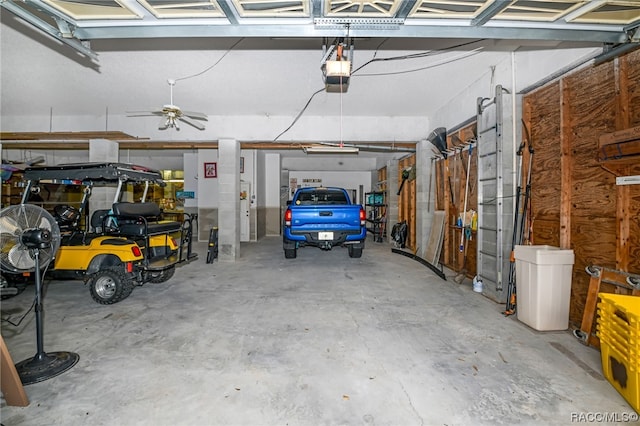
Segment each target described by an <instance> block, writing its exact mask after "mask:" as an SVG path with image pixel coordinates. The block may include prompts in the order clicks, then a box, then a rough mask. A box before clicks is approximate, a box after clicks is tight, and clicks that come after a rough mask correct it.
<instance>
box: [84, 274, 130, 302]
mask: <svg viewBox="0 0 640 426" xmlns="http://www.w3.org/2000/svg"><path fill="white" fill-rule="evenodd" d="M132 290H133V283H132V282H131V281H130V280H129V279H127V277H126V276H125V274H124V273H123V272H120V271H118V270H114V269H105V270H104V271H100V272H97V273H96V274H94V275H93V277H92V278H91V281H90V282H89V291H90V292H91V297H92V298H93V300H95V301H96V302H98V303H100V304H101V305H112V304H114V303H117V302H119V301H121V300H123V299H125V298H126V297H128V296H129V295H130V294H131V292H132Z"/></svg>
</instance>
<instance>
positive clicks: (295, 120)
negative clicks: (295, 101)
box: [273, 87, 324, 142]
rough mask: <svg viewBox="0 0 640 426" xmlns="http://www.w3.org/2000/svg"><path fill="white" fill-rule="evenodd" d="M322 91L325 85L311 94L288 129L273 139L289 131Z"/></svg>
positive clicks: (275, 139)
mask: <svg viewBox="0 0 640 426" xmlns="http://www.w3.org/2000/svg"><path fill="white" fill-rule="evenodd" d="M320 92H324V87H323V88H322V89H319V90H317V91H315V92H314V93H313V95H311V97H310V98H309V100H308V101H307V103H306V104H305V106H304V107H303V108H302V109H301V110H300V112H299V113H298V115H296V118H294V119H293V122H292V123H291V124H290V125H289V127H287V128H286V129H284V130H283V131H282V132H281V133H280V134H279V135H278V136H276V137H275V138H274V139H273V141H274V142H275V141H277V140H278V139H279V138H280V136H282V135H284V134H285V133H287V132H288V131H289V130H290V129H291V128H292V127H293V126H294V125H295V124H296V123H297V122H298V120H299V119H300V117H302V114H304V112H305V111H306V110H307V108H308V107H309V104H310V103H311V101H312V100H313V98H314V97H315V96H316V95H317V94H318V93H320Z"/></svg>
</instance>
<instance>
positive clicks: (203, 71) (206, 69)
mask: <svg viewBox="0 0 640 426" xmlns="http://www.w3.org/2000/svg"><path fill="white" fill-rule="evenodd" d="M243 40H244V38H241V39H240V40H238V41H236V42H235V43H233V45H232V46H231V47H230V48H229V49H227V51H226V52H224V54H223V55H222V56H221V57H220V58H219V59H218V60H217V61H216V62H215V63H214V64H213V65H211V66H209V67H207V68H205V69H204V70H202V71H200V72H199V73H196V74H193V75H188V76H186V77H180V78H176V79H174V81H182V80H188V79H190V78H194V77H198V76H200V75H202V74H204V73H206V72H208V71H210V70H211V69H212V68H213V67H215V66H216V65H218V64H219V63H220V61H222V60H223V59H224V57H225V56H227V55H228V54H229V52H231V51H232V50H233V49H234V48H235V47H236V46H237V45H238V44H240V42H241V41H243Z"/></svg>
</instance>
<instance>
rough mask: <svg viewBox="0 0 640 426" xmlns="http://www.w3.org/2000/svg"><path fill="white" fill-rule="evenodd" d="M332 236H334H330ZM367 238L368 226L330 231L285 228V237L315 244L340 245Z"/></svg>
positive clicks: (355, 242)
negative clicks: (355, 229)
mask: <svg viewBox="0 0 640 426" xmlns="http://www.w3.org/2000/svg"><path fill="white" fill-rule="evenodd" d="M327 233H330V234H331V235H327ZM329 237H332V238H329ZM366 238H367V230H366V228H364V227H363V228H362V229H361V230H360V231H355V232H354V231H328V232H316V231H310V232H305V231H297V232H291V230H290V229H288V228H285V230H284V239H285V240H289V241H295V242H298V243H303V244H308V245H314V246H326V245H327V244H329V245H331V246H338V245H342V244H357V243H360V242H363V241H364V240H365V239H366Z"/></svg>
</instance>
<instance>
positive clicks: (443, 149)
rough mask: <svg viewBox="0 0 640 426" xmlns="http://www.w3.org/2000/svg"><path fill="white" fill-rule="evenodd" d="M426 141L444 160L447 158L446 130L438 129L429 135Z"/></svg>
mask: <svg viewBox="0 0 640 426" xmlns="http://www.w3.org/2000/svg"><path fill="white" fill-rule="evenodd" d="M427 139H428V140H429V142H431V143H432V144H433V145H434V146H435V147H436V148H438V151H440V154H441V155H442V156H443V157H444V158H447V129H446V128H444V127H438V128H437V129H435V130H434V131H433V132H431V134H429V137H428V138H427Z"/></svg>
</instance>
